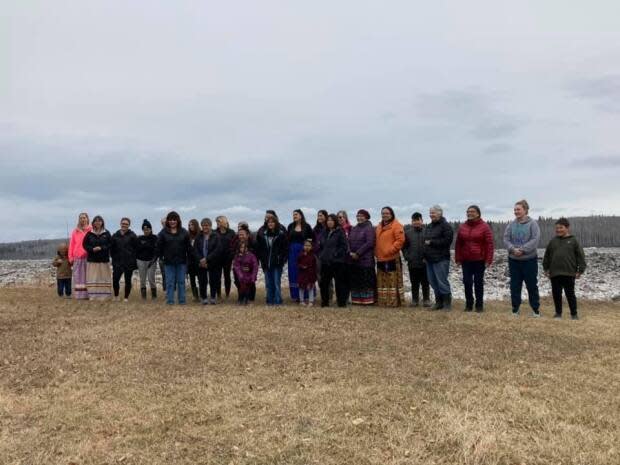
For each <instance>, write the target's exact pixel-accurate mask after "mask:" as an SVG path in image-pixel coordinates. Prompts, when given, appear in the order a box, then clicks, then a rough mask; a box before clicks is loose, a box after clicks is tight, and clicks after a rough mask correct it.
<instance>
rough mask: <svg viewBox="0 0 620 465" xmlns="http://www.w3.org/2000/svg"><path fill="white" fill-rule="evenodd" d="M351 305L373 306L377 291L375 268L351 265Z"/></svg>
mask: <svg viewBox="0 0 620 465" xmlns="http://www.w3.org/2000/svg"><path fill="white" fill-rule="evenodd" d="M349 270H350V271H351V278H350V280H351V281H350V283H351V303H353V304H354V305H374V303H375V300H376V299H375V293H376V290H377V275H376V273H375V267H374V266H370V267H365V266H359V265H351V266H350V267H349Z"/></svg>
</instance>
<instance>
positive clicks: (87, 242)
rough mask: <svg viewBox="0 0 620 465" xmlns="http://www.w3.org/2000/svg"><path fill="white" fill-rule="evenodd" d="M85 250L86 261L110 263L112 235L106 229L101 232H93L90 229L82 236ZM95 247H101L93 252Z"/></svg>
mask: <svg viewBox="0 0 620 465" xmlns="http://www.w3.org/2000/svg"><path fill="white" fill-rule="evenodd" d="M82 245H83V246H84V250H86V254H87V257H86V261H87V262H91V263H110V247H111V246H112V236H110V233H109V232H108V231H107V230H104V231H103V232H102V233H101V234H95V233H94V232H92V231H90V232H89V233H87V234H86V236H84V242H83V243H82ZM95 247H101V250H99V251H98V252H95V251H94V250H93V249H94V248H95Z"/></svg>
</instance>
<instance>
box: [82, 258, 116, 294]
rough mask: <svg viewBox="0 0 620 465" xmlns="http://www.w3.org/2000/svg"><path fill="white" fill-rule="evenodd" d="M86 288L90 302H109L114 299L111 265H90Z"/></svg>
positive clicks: (87, 272)
mask: <svg viewBox="0 0 620 465" xmlns="http://www.w3.org/2000/svg"><path fill="white" fill-rule="evenodd" d="M86 288H87V289H88V297H89V298H90V300H108V299H110V298H111V297H112V272H111V270H110V264H109V263H92V262H90V263H88V266H87V267H86Z"/></svg>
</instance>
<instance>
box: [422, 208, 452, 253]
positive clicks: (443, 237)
mask: <svg viewBox="0 0 620 465" xmlns="http://www.w3.org/2000/svg"><path fill="white" fill-rule="evenodd" d="M453 238H454V231H452V226H450V223H448V222H447V221H446V219H445V218H444V217H443V216H442V217H441V219H440V220H439V221H437V222H436V223H429V224H428V225H427V226H426V228H424V241H430V244H425V245H424V258H425V259H426V261H427V262H430V263H437V262H440V261H442V260H450V246H451V245H452V239H453Z"/></svg>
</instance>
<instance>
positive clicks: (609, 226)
mask: <svg viewBox="0 0 620 465" xmlns="http://www.w3.org/2000/svg"><path fill="white" fill-rule="evenodd" d="M555 221H556V219H555V218H542V217H541V218H538V224H539V226H540V230H541V234H542V240H541V242H540V244H541V247H544V246H545V245H546V244H547V242H548V241H549V240H550V239H551V238H552V237H553V236H554V229H555ZM569 221H570V223H571V230H572V232H573V234H574V235H575V236H576V237H577V238H578V239H579V241H580V242H581V244H583V246H584V247H620V216H580V217H574V218H569ZM488 223H489V226H491V229H492V230H493V235H494V236H495V247H496V248H498V249H503V248H504V244H503V243H502V236H503V234H504V229H506V225H507V224H508V222H507V221H489V222H488ZM459 225H460V222H452V226H453V227H454V230H455V231H456V228H458V226H459ZM62 242H66V239H47V240H37V241H24V242H13V243H8V244H0V260H36V259H48V258H49V259H51V258H52V257H54V255H56V248H57V247H58V244H60V243H62Z"/></svg>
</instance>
